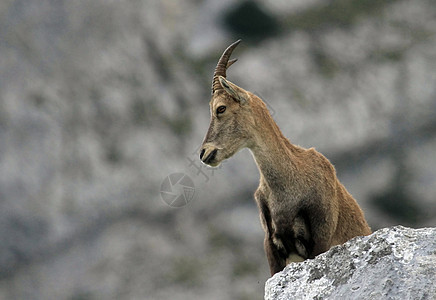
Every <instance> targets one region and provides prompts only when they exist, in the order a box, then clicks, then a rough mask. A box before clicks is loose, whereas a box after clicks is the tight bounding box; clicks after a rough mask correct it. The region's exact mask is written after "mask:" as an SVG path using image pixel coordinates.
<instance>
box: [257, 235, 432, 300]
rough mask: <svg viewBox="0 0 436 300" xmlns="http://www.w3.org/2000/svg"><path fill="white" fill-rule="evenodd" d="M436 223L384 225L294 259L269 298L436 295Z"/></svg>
mask: <svg viewBox="0 0 436 300" xmlns="http://www.w3.org/2000/svg"><path fill="white" fill-rule="evenodd" d="M435 279H436V228H422V229H412V228H407V227H403V226H395V227H391V228H384V229H381V230H378V231H376V232H374V233H373V234H372V235H370V236H366V237H356V238H354V239H352V240H350V241H348V242H347V243H345V244H344V245H339V246H335V247H333V248H331V249H330V250H329V251H327V252H326V253H323V254H321V255H319V256H317V257H316V258H315V259H311V260H307V261H305V262H302V263H293V264H290V265H288V266H286V268H285V269H284V270H283V271H282V272H279V273H277V274H275V275H274V276H273V277H272V278H270V279H269V280H268V281H267V282H266V285H265V299H268V300H273V299H274V300H280V299H436V284H435V282H436V281H435Z"/></svg>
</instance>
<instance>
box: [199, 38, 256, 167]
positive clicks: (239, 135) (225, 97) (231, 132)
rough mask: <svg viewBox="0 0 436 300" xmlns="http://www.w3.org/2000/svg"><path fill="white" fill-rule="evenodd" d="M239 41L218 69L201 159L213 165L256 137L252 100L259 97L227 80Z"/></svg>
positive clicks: (214, 76)
mask: <svg viewBox="0 0 436 300" xmlns="http://www.w3.org/2000/svg"><path fill="white" fill-rule="evenodd" d="M239 43H240V40H238V41H236V42H234V43H233V44H231V45H230V46H229V47H228V48H227V49H226V50H225V51H224V53H223V54H222V56H221V58H220V59H219V61H218V64H217V66H216V68H215V72H214V74H213V80H212V98H211V100H210V103H209V105H210V114H211V120H210V125H209V130H208V131H207V133H206V136H205V138H204V140H203V145H202V147H201V151H200V159H201V161H202V162H203V163H205V164H208V165H210V166H213V167H215V166H218V165H219V164H220V163H221V162H222V161H223V160H225V159H227V158H229V157H231V156H232V155H233V154H235V153H236V152H237V151H239V150H240V149H242V148H245V147H249V146H250V143H251V142H252V140H253V130H252V128H253V126H254V124H255V120H254V118H253V113H252V109H253V105H252V104H253V102H255V101H256V100H257V99H258V100H259V101H261V100H260V99H259V98H257V97H256V96H254V95H253V94H251V93H250V92H248V91H246V90H244V89H242V88H240V87H239V86H237V85H236V84H234V83H232V82H230V81H228V80H227V79H226V70H227V68H228V67H230V66H231V65H232V64H233V63H235V62H236V59H232V60H229V59H230V55H231V54H232V52H233V50H234V49H235V48H236V46H237V45H238V44H239Z"/></svg>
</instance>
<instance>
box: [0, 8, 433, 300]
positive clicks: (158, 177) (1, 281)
mask: <svg viewBox="0 0 436 300" xmlns="http://www.w3.org/2000/svg"><path fill="white" fill-rule="evenodd" d="M237 38H242V39H243V42H242V44H241V45H240V46H239V47H238V48H237V49H236V50H235V52H234V57H235V58H238V59H239V61H238V62H237V63H236V64H235V65H234V66H232V67H231V69H230V70H229V72H228V78H229V79H230V80H231V81H233V82H235V83H236V84H238V85H240V86H242V87H244V88H246V89H247V90H250V91H253V92H255V93H257V94H258V95H259V96H261V97H262V98H263V99H264V100H265V101H266V102H267V104H268V106H269V108H270V110H271V113H272V114H273V116H274V118H275V120H276V121H277V123H278V124H279V126H280V127H281V129H282V131H283V132H284V134H285V135H286V136H287V137H289V138H290V140H291V141H292V142H293V143H295V144H298V145H301V146H305V147H312V146H313V147H316V149H317V150H319V151H320V152H322V153H324V154H325V155H326V156H327V157H328V158H329V159H330V160H331V161H332V162H333V163H334V165H335V166H336V168H337V171H338V176H339V178H340V179H341V181H342V182H343V183H344V184H345V186H346V187H347V188H348V190H349V191H350V192H351V193H352V194H353V195H354V196H355V198H356V199H357V200H358V202H359V203H360V205H361V206H362V208H363V209H364V211H365V213H366V216H367V219H368V221H369V223H370V224H371V226H372V227H373V229H378V228H381V227H385V226H390V225H395V224H402V225H407V226H412V227H423V226H435V225H436V205H435V203H436V6H435V5H434V1H432V0H416V1H407V0H402V1H401V0H389V1H388V0H386V1H379V0H361V1H353V0H338V1H321V0H310V1H307V0H293V1H285V0H282V1H275V0H274V1H273V0H267V1H235V0H225V1H213V0H205V1H198V0H196V1H194V0H191V1H188V0H180V1H170V0H164V1H157V0H147V1H139V0H133V1H104V0H94V1H66V0H58V1H54V0H39V1H24V0H15V1H14V0H5V1H1V3H0V299H75V300H78V299H81V300H85V299H86V300H87V299H262V297H263V294H264V292H263V290H264V284H265V281H266V279H267V278H269V271H268V266H267V262H266V259H265V257H264V253H263V233H262V230H261V227H260V222H259V218H258V213H257V208H256V206H255V203H254V201H253V196H252V194H253V192H254V190H255V189H256V187H257V184H258V178H259V175H258V171H257V169H256V166H255V164H254V161H253V159H252V157H251V155H250V154H249V152H248V151H246V150H244V151H241V152H240V153H239V154H237V155H236V156H235V157H234V158H232V159H230V160H229V161H227V162H225V163H223V164H222V166H221V167H220V168H218V169H209V168H206V167H204V166H201V165H200V163H199V160H198V148H199V146H200V144H201V142H202V139H203V136H204V134H205V132H206V130H207V127H208V124H209V107H208V102H209V99H210V85H211V78H212V73H213V69H214V67H215V64H216V61H217V59H218V58H219V56H220V55H221V53H222V51H223V50H224V49H225V48H226V47H227V46H228V45H229V44H230V43H231V42H233V41H234V40H236V39H237ZM174 173H180V174H182V175H183V176H185V177H184V178H190V179H191V180H192V185H190V184H187V183H186V184H185V185H186V186H187V188H185V189H183V186H181V185H180V184H176V183H177V182H174V180H173V182H171V183H170V185H168V182H170V181H168V180H167V181H165V179H166V178H168V177H167V176H169V175H170V174H174ZM170 177H171V176H170ZM171 178H173V179H174V178H176V179H177V178H180V176H179V177H178V176H177V175H174V176H172V177H171ZM165 182H166V183H167V184H163V183H165ZM179 183H180V182H179ZM168 189H170V190H168ZM188 192H189V193H188ZM193 192H194V193H193ZM164 193H167V194H166V195H167V196H168V195H170V196H171V193H173V194H174V195H178V194H184V193H185V194H186V195H187V197H186V198H185V200H186V201H187V202H188V203H187V204H186V205H184V206H183V207H181V208H174V207H170V206H168V205H167V204H166V203H165V202H164V201H163V200H162V197H161V196H162V195H163V194H164Z"/></svg>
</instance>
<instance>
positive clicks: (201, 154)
mask: <svg viewBox="0 0 436 300" xmlns="http://www.w3.org/2000/svg"><path fill="white" fill-rule="evenodd" d="M204 152H206V150H205V149H203V150H201V152H200V160H201V159H202V158H203V155H204Z"/></svg>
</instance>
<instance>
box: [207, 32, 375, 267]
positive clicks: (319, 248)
mask: <svg viewBox="0 0 436 300" xmlns="http://www.w3.org/2000/svg"><path fill="white" fill-rule="evenodd" d="M239 42H240V40H238V41H236V42H235V43H233V44H232V45H230V46H229V47H228V48H227V49H226V50H225V51H224V53H223V55H222V56H221V58H220V60H219V61H218V64H217V66H216V69H215V72H214V75H213V81H212V99H211V101H210V112H211V121H210V126H209V130H208V131H207V134H206V137H205V138H204V141H203V145H202V148H201V153H200V159H201V160H202V161H203V163H205V164H208V165H210V166H217V165H219V164H220V162H221V161H223V160H224V159H227V158H229V157H231V156H232V155H233V154H235V153H236V152H237V151H238V150H240V149H242V148H248V149H250V151H251V153H252V154H253V156H254V159H255V161H256V164H257V166H258V168H259V172H260V184H259V187H258V189H257V190H256V192H255V194H254V196H255V199H256V203H257V205H258V208H259V213H260V220H261V223H262V227H263V229H264V231H265V241H264V247H265V252H266V256H267V259H268V263H269V266H270V271H271V275H273V274H275V273H277V272H279V271H281V270H282V269H283V268H284V267H285V266H286V264H288V263H290V262H299V261H303V260H305V259H307V258H313V257H315V256H316V255H318V254H320V253H322V252H325V251H327V250H328V249H329V248H330V247H332V246H334V245H338V244H342V243H344V242H346V241H347V240H349V239H351V238H352V237H355V236H358V235H368V234H370V233H371V229H370V228H369V226H368V224H367V222H366V220H365V218H364V215H363V212H362V210H361V209H360V207H359V205H358V204H357V202H356V201H355V200H354V199H353V197H352V196H351V195H350V194H349V193H348V191H347V190H346V189H345V187H344V186H343V185H342V184H341V183H340V182H339V180H338V178H337V177H336V171H335V169H334V167H333V165H332V164H331V163H330V162H329V160H328V159H327V158H325V157H324V156H323V155H322V154H321V153H319V152H317V151H316V150H315V149H313V148H310V149H304V148H302V147H299V146H295V145H293V144H291V143H290V142H289V140H287V139H286V138H285V137H284V136H283V134H282V132H281V131H280V129H279V127H278V126H277V124H276V123H275V122H274V120H273V118H272V117H271V115H270V113H269V111H268V109H267V108H266V106H265V104H264V102H263V101H262V100H261V99H260V98H259V97H257V96H256V95H254V94H252V93H250V92H248V91H246V90H244V89H242V88H240V87H239V86H237V85H235V84H234V83H231V82H230V81H228V80H227V79H226V70H227V68H228V67H229V66H230V65H232V64H233V63H234V62H235V61H236V59H233V60H229V58H230V55H231V53H232V51H233V49H235V47H236V46H237V45H238V44H239Z"/></svg>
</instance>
